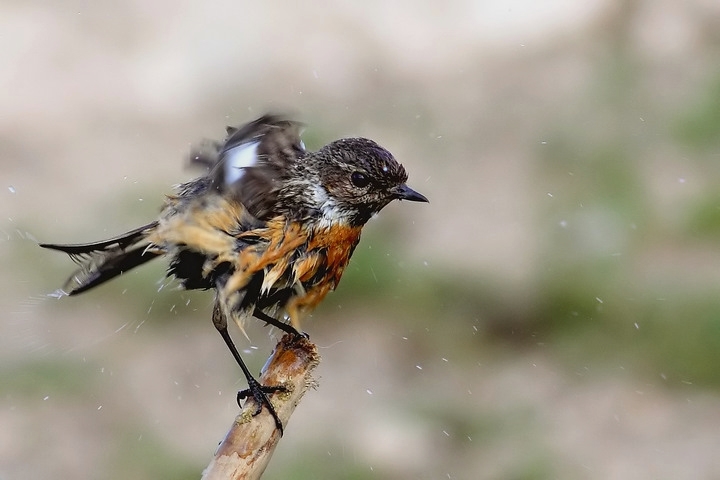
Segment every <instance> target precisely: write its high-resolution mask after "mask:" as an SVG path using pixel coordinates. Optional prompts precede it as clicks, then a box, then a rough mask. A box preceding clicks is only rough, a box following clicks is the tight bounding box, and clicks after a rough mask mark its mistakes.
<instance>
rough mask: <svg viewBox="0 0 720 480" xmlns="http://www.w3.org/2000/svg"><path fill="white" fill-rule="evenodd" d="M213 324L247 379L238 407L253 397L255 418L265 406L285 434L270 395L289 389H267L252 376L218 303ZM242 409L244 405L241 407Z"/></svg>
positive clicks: (240, 394)
mask: <svg viewBox="0 0 720 480" xmlns="http://www.w3.org/2000/svg"><path fill="white" fill-rule="evenodd" d="M213 324H214V325H215V328H216V329H217V331H218V332H220V336H221V337H222V338H223V340H224V341H225V344H226V345H227V346H228V348H229V349H230V353H232V356H233V357H234V358H235V361H236V362H237V363H238V365H240V369H241V370H242V372H243V374H244V375H245V378H246V379H247V382H248V389H247V390H241V391H239V392H238V394H237V402H238V405H240V400H242V399H244V398H249V397H250V396H252V397H253V398H254V399H255V402H256V403H257V409H256V410H255V412H254V413H253V416H255V415H257V414H258V413H260V412H261V411H262V407H263V405H265V406H266V407H267V409H268V411H269V412H270V415H272V417H273V418H274V419H275V426H276V427H277V429H278V430H280V435H281V436H282V434H283V425H282V422H281V421H280V418H278V415H277V412H275V407H273V405H272V403H270V399H269V398H268V396H267V394H268V393H275V392H282V391H286V390H287V389H286V388H285V387H283V386H281V385H275V386H270V387H266V386H264V385H261V384H260V382H258V381H257V380H256V379H255V377H253V376H252V374H251V373H250V370H248V368H247V365H245V362H244V361H243V359H242V358H241V357H240V353H239V352H238V350H237V348H236V347H235V344H234V343H233V341H232V339H231V338H230V334H229V333H228V330H227V319H226V317H225V315H224V314H223V312H222V308H221V307H220V305H219V304H218V303H216V304H215V307H214V308H213ZM240 406H241V407H242V405H240Z"/></svg>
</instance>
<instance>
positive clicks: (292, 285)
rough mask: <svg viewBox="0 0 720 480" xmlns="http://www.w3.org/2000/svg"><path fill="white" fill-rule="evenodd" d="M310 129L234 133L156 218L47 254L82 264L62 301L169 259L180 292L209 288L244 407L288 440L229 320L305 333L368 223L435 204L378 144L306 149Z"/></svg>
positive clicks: (260, 126) (262, 120) (205, 152)
mask: <svg viewBox="0 0 720 480" xmlns="http://www.w3.org/2000/svg"><path fill="white" fill-rule="evenodd" d="M303 129H304V124H303V123H301V122H298V121H296V120H291V119H290V118H288V117H286V116H285V115H281V114H275V113H268V114H265V115H263V116H261V117H259V118H257V119H255V120H253V121H251V122H248V123H246V124H244V125H240V126H238V127H227V128H226V135H225V138H224V139H223V140H221V141H216V140H204V141H202V142H200V144H199V145H198V146H196V147H194V148H193V149H191V152H190V155H189V157H188V160H189V163H190V165H192V166H195V167H200V168H202V169H203V170H204V172H203V175H202V176H200V177H198V178H196V179H194V180H192V181H189V182H187V183H183V184H180V185H177V186H176V187H175V191H174V193H173V194H170V195H166V198H165V202H164V204H163V206H162V207H161V211H160V214H159V216H158V218H157V219H155V220H153V221H151V222H149V223H147V224H145V225H143V226H141V227H138V228H135V229H133V230H130V231H128V232H126V233H123V234H122V235H119V236H116V237H113V238H110V239H107V240H103V241H99V242H91V243H80V244H55V243H41V244H40V246H41V247H43V248H48V249H52V250H59V251H61V252H64V253H66V254H68V255H69V256H70V257H71V259H72V260H73V261H75V262H76V263H77V264H78V269H77V270H76V271H75V272H74V273H73V274H72V275H71V276H70V277H69V278H68V279H67V281H66V282H65V284H64V285H63V287H62V290H60V292H62V293H63V294H65V295H70V296H73V295H77V294H80V293H82V292H85V291H87V290H90V289H92V288H94V287H96V286H98V285H100V284H103V283H105V282H106V281H108V280H111V279H113V278H115V277H117V276H118V275H121V274H124V273H125V272H127V271H129V270H131V269H133V268H135V267H137V266H140V265H142V264H144V263H146V262H149V261H151V260H153V259H155V258H158V257H167V258H168V259H169V263H168V265H169V266H168V268H167V276H168V277H169V278H174V279H176V280H177V281H179V283H180V286H181V287H183V288H185V289H188V290H213V291H214V293H215V299H214V305H213V311H212V321H213V324H214V326H215V328H216V329H217V331H218V332H219V333H220V335H221V336H222V338H223V340H224V342H225V344H226V345H227V347H228V349H229V350H230V352H231V354H232V356H233V357H234V359H235V361H236V362H237V363H238V365H239V366H240V368H241V370H242V372H243V374H244V376H245V378H246V380H247V383H248V389H246V390H242V391H240V392H238V395H237V400H238V404H241V401H242V399H244V398H249V397H251V396H252V397H253V398H254V400H255V401H256V405H257V407H256V411H255V412H254V413H253V415H257V414H258V413H260V412H261V411H262V408H263V406H265V407H266V408H267V409H268V410H269V412H270V413H271V415H272V417H273V418H274V420H275V425H276V427H277V429H278V430H279V431H280V434H281V435H282V433H283V425H282V422H281V421H280V419H279V418H278V416H277V413H276V412H275V409H274V407H273V405H272V403H271V402H270V400H269V397H268V395H271V394H273V393H275V392H278V391H283V387H282V386H273V385H270V386H265V385H261V384H260V383H259V382H258V380H256V379H255V377H254V376H253V375H252V374H251V372H250V371H249V369H248V367H247V366H246V365H245V362H244V361H243V359H242V358H241V356H240V354H239V352H238V350H237V348H236V346H235V344H234V342H233V340H232V338H231V336H230V334H229V333H228V320H232V321H233V322H234V323H235V324H236V325H237V326H238V327H239V328H240V330H241V331H242V332H243V333H245V330H244V326H245V323H246V321H247V320H248V319H249V318H251V317H255V318H257V319H259V320H261V321H263V322H265V323H266V324H270V325H274V326H276V327H277V328H279V329H281V330H283V331H284V332H288V333H291V334H293V335H298V336H299V335H305V334H304V332H302V330H301V321H302V319H303V317H304V316H305V315H307V314H308V313H309V312H310V311H311V310H312V309H313V308H314V307H316V306H317V305H318V304H319V303H320V302H321V301H322V300H323V298H324V297H325V296H326V295H327V294H328V293H329V292H330V291H332V290H334V289H335V288H336V287H337V286H338V283H339V282H340V278H341V277H342V275H343V272H344V270H345V268H346V267H347V265H348V262H349V261H350V258H351V256H352V254H353V252H354V250H355V247H356V246H357V245H358V242H359V241H360V234H361V230H362V228H363V226H364V225H365V224H366V222H367V221H368V220H370V219H371V218H372V217H373V216H375V215H376V214H377V213H378V212H380V210H382V209H383V207H385V206H386V205H387V204H388V203H390V202H391V201H393V200H408V201H413V202H428V199H427V198H426V197H425V196H423V195H422V194H420V193H418V192H417V191H415V190H413V189H412V188H410V187H409V186H407V184H406V182H407V179H408V174H407V172H406V171H405V169H404V167H403V166H402V165H401V164H400V163H399V162H398V161H397V160H396V159H395V157H393V155H392V154H391V153H390V152H389V151H388V150H386V149H385V148H383V147H381V146H380V145H378V144H377V143H376V142H374V141H373V140H370V139H367V138H361V137H352V138H343V139H340V140H335V141H333V142H331V143H329V144H327V145H325V146H324V147H322V148H320V149H319V150H317V151H308V150H307V149H306V147H305V144H304V142H303V141H302V139H301V134H302V131H303ZM287 319H289V323H288V322H287ZM246 336H247V335H246Z"/></svg>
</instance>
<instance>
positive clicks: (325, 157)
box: [301, 138, 428, 225]
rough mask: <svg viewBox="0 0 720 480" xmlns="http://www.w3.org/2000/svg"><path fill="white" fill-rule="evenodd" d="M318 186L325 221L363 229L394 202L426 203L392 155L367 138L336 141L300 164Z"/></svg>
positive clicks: (316, 195)
mask: <svg viewBox="0 0 720 480" xmlns="http://www.w3.org/2000/svg"><path fill="white" fill-rule="evenodd" d="M301 162H303V163H304V164H305V167H306V168H309V169H312V170H315V171H314V172H313V173H314V175H311V176H313V177H315V176H317V177H316V178H317V179H318V180H319V182H318V183H317V184H315V185H313V186H311V191H312V197H313V198H314V200H315V201H316V202H317V205H316V208H318V209H319V210H320V211H321V212H322V215H323V217H325V218H328V219H330V218H337V219H338V220H341V219H344V220H346V221H349V222H350V223H351V224H355V225H362V224H364V223H365V222H367V221H368V220H369V219H370V217H372V216H373V215H375V214H376V213H378V212H379V211H380V210H381V209H382V208H383V207H384V206H385V205H387V204H388V203H390V202H391V201H392V200H410V201H415V202H427V201H428V200H427V198H425V197H424V196H423V195H421V194H419V193H418V192H416V191H414V190H413V189H411V188H410V187H408V186H407V185H406V184H405V182H406V181H407V178H408V175H407V172H405V169H404V168H403V166H402V165H401V164H400V163H398V161H397V160H395V158H394V157H393V156H392V154H391V153H390V152H388V151H387V150H385V149H384V148H383V147H381V146H380V145H378V144H377V143H375V142H373V141H372V140H368V139H367V138H344V139H342V140H336V141H334V142H332V143H330V144H328V145H326V146H325V147H323V148H321V149H320V150H319V151H317V152H315V153H312V154H309V155H308V156H307V157H305V158H304V159H302V160H301Z"/></svg>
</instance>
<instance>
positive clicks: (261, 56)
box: [0, 0, 720, 480]
mask: <svg viewBox="0 0 720 480" xmlns="http://www.w3.org/2000/svg"><path fill="white" fill-rule="evenodd" d="M0 11H1V12H2V15H0V38H2V45H1V46H0V65H2V68H0V172H1V174H2V184H1V185H0V199H1V200H0V213H1V215H0V234H1V237H0V255H1V258H2V263H3V268H2V273H1V274H0V282H2V288H0V305H1V306H2V312H3V313H2V315H1V316H0V425H1V426H2V427H1V428H0V478H3V479H5V478H7V479H36V478H78V479H85V478H87V479H121V478H122V479H125V478H136V479H151V478H153V479H154V478H177V479H193V478H198V477H199V476H200V473H201V471H202V469H203V468H204V467H205V466H206V465H207V463H208V461H209V460H210V458H211V456H212V454H213V451H214V449H215V447H216V445H217V444H218V442H219V441H221V440H222V438H223V436H224V434H225V432H226V431H227V429H228V428H229V426H230V424H231V422H232V420H233V418H234V416H235V414H236V412H237V406H236V404H235V393H236V391H237V390H238V389H240V388H243V387H244V383H243V381H242V379H241V375H240V372H239V370H238V369H237V367H236V365H235V364H234V363H233V361H232V358H231V357H230V355H229V353H228V352H227V351H226V349H225V347H224V345H223V343H222V340H221V339H220V337H219V335H218V334H217V333H216V331H215V329H214V328H213V326H212V323H211V321H210V312H211V303H212V294H211V293H209V292H183V291H180V290H179V289H178V288H177V286H176V285H175V284H173V283H172V282H168V281H166V280H163V273H164V267H165V265H163V264H162V262H158V264H156V265H148V266H146V267H144V268H142V269H140V270H137V271H133V272H132V273H131V274H128V275H125V276H123V277H122V278H119V279H118V280H117V281H114V282H112V283H111V284H108V285H106V286H103V287H102V288H99V289H97V290H96V291H92V292H89V293H87V294H84V295H82V296H80V297H74V298H62V299H55V298H52V296H50V295H48V294H50V293H51V292H53V291H54V290H55V289H56V288H58V287H60V286H61V285H62V282H63V281H64V280H65V279H66V277H67V276H68V275H69V274H70V272H71V271H72V269H73V264H72V262H70V260H69V259H68V258H66V257H65V256H63V255H61V254H59V253H53V252H50V251H43V250H41V249H39V248H38V247H37V245H36V242H37V241H46V242H68V243H73V242H84V241H92V240H100V239H103V238H106V237H109V236H113V235H116V234H119V233H121V232H124V231H126V230H128V229H130V228H133V227H136V226H139V225H141V224H143V223H145V222H147V221H149V220H150V219H153V218H154V216H155V215H156V213H157V212H158V209H159V206H160V205H161V204H162V201H163V195H164V194H165V193H170V192H171V191H172V189H171V186H172V185H174V184H177V183H179V182H182V181H186V180H188V179H190V178H193V176H194V175H196V172H192V171H187V169H186V168H185V156H186V155H187V152H188V149H189V146H190V144H192V143H194V142H197V141H199V140H200V139H202V138H220V137H222V136H223V135H224V126H225V125H226V124H239V123H242V122H245V121H248V120H251V119H253V118H255V117H256V116H258V115H260V114H262V113H263V112H265V111H266V110H281V111H289V112H291V113H293V114H295V115H296V116H297V117H298V118H299V119H301V120H303V121H305V122H306V123H307V125H308V128H307V130H306V132H305V137H304V138H305V142H306V144H307V145H308V147H309V148H312V149H315V148H319V147H320V146H322V145H324V144H325V143H327V142H329V141H331V140H333V139H336V138H338V137H342V136H351V135H362V136H366V137H370V138H373V139H375V140H376V141H378V142H379V143H380V144H382V145H383V146H385V147H386V148H388V149H389V150H390V151H392V152H393V153H394V154H395V156H396V157H397V158H398V159H399V160H400V161H401V162H402V163H403V164H404V165H405V167H406V168H407V170H408V172H409V173H410V181H409V184H410V185H411V186H412V187H413V188H415V189H417V190H418V191H420V192H422V193H423V194H425V195H427V196H428V197H429V198H430V201H431V203H430V204H414V203H407V202H406V203H399V202H396V203H394V204H392V205H390V206H389V207H387V208H386V209H385V210H384V211H383V212H382V214H381V215H380V216H379V217H378V218H376V219H374V220H373V221H371V222H370V224H369V225H368V226H367V227H366V229H365V234H364V238H363V241H362V242H361V244H360V246H359V247H358V249H357V252H356V254H355V256H354V258H353V261H352V262H351V264H350V267H349V268H348V270H347V272H346V274H345V276H344V279H343V281H342V283H341V284H340V287H339V290H338V291H337V292H336V293H334V294H331V295H330V296H328V298H327V299H326V301H325V302H324V304H323V305H322V306H321V307H320V308H319V309H318V310H316V312H315V313H314V315H313V316H312V318H311V319H309V320H308V321H307V322H306V323H305V328H306V330H307V331H308V332H309V333H310V334H311V337H312V339H313V340H314V341H315V342H316V343H317V344H318V345H319V347H320V352H321V354H322V356H323V362H322V364H321V366H320V368H319V370H318V376H319V377H320V378H319V381H320V387H319V389H318V390H317V391H311V392H309V393H308V394H307V396H306V397H305V399H304V401H303V403H301V405H300V406H299V408H298V409H297V410H296V412H295V414H294V416H293V417H292V419H291V421H290V424H289V425H288V426H287V428H286V434H285V437H284V438H283V440H282V442H280V445H279V447H278V449H277V452H276V453H275V456H274V459H273V461H272V462H271V465H270V467H269V469H268V471H267V472H266V475H265V478H289V479H329V478H344V479H374V478H381V479H388V478H393V479H435V478H444V479H445V478H447V479H469V478H478V479H518V480H520V479H576V478H586V479H651V478H652V479H664V478H667V479H669V478H693V479H714V478H718V477H720V456H718V455H717V453H718V451H720V450H719V449H720V436H718V432H720V395H719V393H720V371H719V369H720V367H718V366H719V365H720V297H719V296H718V291H720V268H718V267H720V189H719V188H718V185H719V184H720V161H718V160H720V63H719V62H718V59H719V58H720V4H719V3H718V2H714V1H710V0H686V1H684V2H677V1H671V0H635V1H633V0H626V1H623V0H592V1H587V2H577V1H572V0H543V1H539V2H533V1H528V0H525V1H522V0H515V1H510V2H507V1H503V2H501V1H489V0H488V1H484V2H478V1H467V0H456V1H451V2H430V1H420V2H410V1H400V2H382V1H374V0H371V1H367V2H362V3H359V2H349V1H340V2H334V3H328V2H323V3H320V2H318V3H316V4H315V3H302V4H298V5H291V4H288V3H283V2H279V1H271V2H253V3H250V2H237V1H233V2H231V1H225V0H215V1H210V2H202V3H201V2H190V1H184V0H180V1H177V2H168V1H158V2H143V1H137V0H135V1H126V2H107V1H101V2H84V1H73V0H71V1H66V2H55V3H53V2H32V1H31V2H17V1H5V2H2V3H1V4H0ZM249 334H250V338H251V342H247V341H245V340H244V339H242V337H241V336H240V335H239V333H237V332H235V336H236V338H237V340H238V343H239V344H240V345H241V346H242V348H243V349H244V350H245V352H246V353H245V356H246V359H247V361H248V362H249V363H250V364H251V365H252V367H253V370H254V371H259V369H260V367H261V366H262V364H263V363H264V361H265V359H266V358H267V357H268V355H269V353H270V351H271V349H272V347H273V345H274V339H273V338H272V335H274V334H275V332H272V331H270V330H268V329H267V328H265V327H263V326H261V325H259V323H258V324H254V325H251V328H250V329H249ZM269 334H270V335H269Z"/></svg>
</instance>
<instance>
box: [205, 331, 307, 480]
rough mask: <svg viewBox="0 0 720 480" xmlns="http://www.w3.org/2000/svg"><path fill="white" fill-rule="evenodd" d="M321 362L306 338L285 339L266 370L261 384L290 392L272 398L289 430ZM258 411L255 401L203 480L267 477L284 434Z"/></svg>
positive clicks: (247, 406)
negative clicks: (294, 413)
mask: <svg viewBox="0 0 720 480" xmlns="http://www.w3.org/2000/svg"><path fill="white" fill-rule="evenodd" d="M319 362H320V355H319V354H318V352H317V347H316V346H315V344H313V343H312V342H310V341H309V340H307V339H306V338H298V337H296V336H293V335H285V336H284V337H283V338H282V339H281V340H280V342H279V343H278V344H277V346H276V347H275V351H274V352H273V354H272V355H271V356H270V358H269V359H268V361H267V363H266V364H265V367H263V371H262V373H261V375H260V383H262V384H263V385H282V386H284V387H286V388H287V392H282V393H275V394H273V395H272V397H271V401H272V403H273V405H274V407H275V411H276V412H277V415H278V417H279V418H280V421H281V422H282V424H283V425H285V426H287V423H288V420H289V419H290V415H292V412H293V411H294V410H295V407H296V406H297V404H298V403H300V399H301V398H302V396H303V395H304V394H305V392H306V391H307V389H308V388H310V387H313V388H314V387H315V386H316V385H317V384H316V382H315V380H314V379H313V378H312V376H311V373H312V371H313V369H315V367H316V366H317V365H318V363H319ZM256 408H257V405H256V403H255V401H254V400H253V399H252V397H251V398H250V399H249V400H248V401H247V402H246V404H245V406H244V408H243V410H242V411H241V412H240V414H239V415H238V416H237V417H236V418H235V422H234V423H233V425H232V427H231V428H230V431H229V432H228V433H227V435H226V436H225V440H223V442H222V443H221V444H220V446H219V447H218V449H217V451H216V452H215V456H214V457H213V459H212V461H211V462H210V464H209V465H208V466H207V468H206V469H205V471H204V472H203V477H202V478H203V480H227V479H234V480H240V479H242V480H248V479H258V478H260V476H261V475H262V474H263V472H264V471H265V468H266V467H267V465H268V463H269V462H270V457H272V454H273V452H274V451H275V447H276V446H277V443H278V442H279V441H280V432H279V431H278V430H277V428H275V421H274V419H273V417H272V415H270V413H269V412H268V410H267V408H263V409H262V412H261V413H259V414H258V415H256V416H253V415H252V413H253V412H255V410H256Z"/></svg>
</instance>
